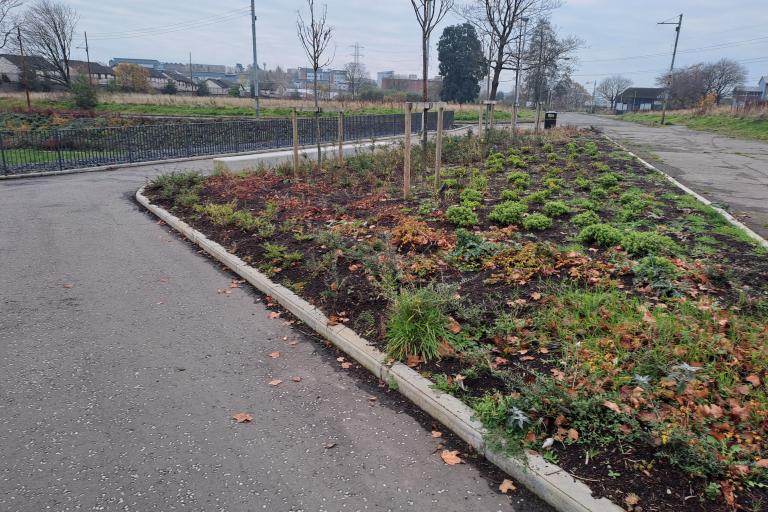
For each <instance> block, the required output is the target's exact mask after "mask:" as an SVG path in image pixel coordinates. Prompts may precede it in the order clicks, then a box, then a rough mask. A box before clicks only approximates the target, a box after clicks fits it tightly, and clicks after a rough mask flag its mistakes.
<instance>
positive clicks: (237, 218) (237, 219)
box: [232, 210, 259, 231]
mask: <svg viewBox="0 0 768 512" xmlns="http://www.w3.org/2000/svg"><path fill="white" fill-rule="evenodd" d="M232 223H233V224H234V225H235V226H237V227H239V228H240V229H243V230H245V231H251V230H252V229H256V228H257V227H258V226H259V220H258V219H257V218H256V217H254V216H253V214H252V213H251V212H249V211H248V210H237V211H236V212H235V213H234V214H232Z"/></svg>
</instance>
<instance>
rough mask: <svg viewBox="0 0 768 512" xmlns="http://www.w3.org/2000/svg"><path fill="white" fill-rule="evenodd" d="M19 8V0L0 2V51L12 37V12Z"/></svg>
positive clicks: (0, 0) (14, 27)
mask: <svg viewBox="0 0 768 512" xmlns="http://www.w3.org/2000/svg"><path fill="white" fill-rule="evenodd" d="M19 6H21V0H0V49H2V48H5V45H7V44H8V41H9V40H10V39H11V38H12V37H13V32H14V31H15V30H16V23H15V20H14V19H13V11H14V10H15V9H16V8H18V7H19Z"/></svg>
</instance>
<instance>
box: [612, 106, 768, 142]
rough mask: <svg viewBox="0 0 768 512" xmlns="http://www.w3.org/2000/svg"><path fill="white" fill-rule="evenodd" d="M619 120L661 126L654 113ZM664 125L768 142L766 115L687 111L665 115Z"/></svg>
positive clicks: (631, 115) (659, 119) (624, 117)
mask: <svg viewBox="0 0 768 512" xmlns="http://www.w3.org/2000/svg"><path fill="white" fill-rule="evenodd" d="M621 119H622V120H625V121H634V122H638V123H642V124H647V125H651V126H659V125H660V124H661V114H660V113H656V112H653V113H631V114H624V115H623V116H621ZM666 123H667V124H677V125H682V126H687V127H688V128H691V129H693V130H701V131H707V132H715V133H721V134H723V135H729V136H732V137H739V138H745V139H754V140H762V141H768V115H762V116H759V115H755V116H738V115H734V114H731V113H713V114H705V115H694V114H693V113H691V112H688V111H686V112H682V113H678V112H671V113H669V114H667V118H666Z"/></svg>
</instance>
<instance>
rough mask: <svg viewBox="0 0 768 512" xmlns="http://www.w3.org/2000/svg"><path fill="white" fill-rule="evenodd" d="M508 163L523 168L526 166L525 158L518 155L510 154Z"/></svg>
mask: <svg viewBox="0 0 768 512" xmlns="http://www.w3.org/2000/svg"><path fill="white" fill-rule="evenodd" d="M507 164H509V165H510V166H511V167H517V168H523V167H525V160H523V159H522V158H520V157H519V156H517V155H509V156H508V157H507Z"/></svg>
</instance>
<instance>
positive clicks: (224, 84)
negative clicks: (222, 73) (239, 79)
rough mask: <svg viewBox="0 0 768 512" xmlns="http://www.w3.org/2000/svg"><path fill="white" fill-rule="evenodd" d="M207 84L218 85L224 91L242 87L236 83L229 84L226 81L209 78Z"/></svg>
mask: <svg viewBox="0 0 768 512" xmlns="http://www.w3.org/2000/svg"><path fill="white" fill-rule="evenodd" d="M206 82H213V83H214V84H216V85H218V86H219V87H220V88H222V89H229V88H230V87H233V86H240V84H236V83H234V82H227V81H226V80H219V79H217V78H208V79H206Z"/></svg>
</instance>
